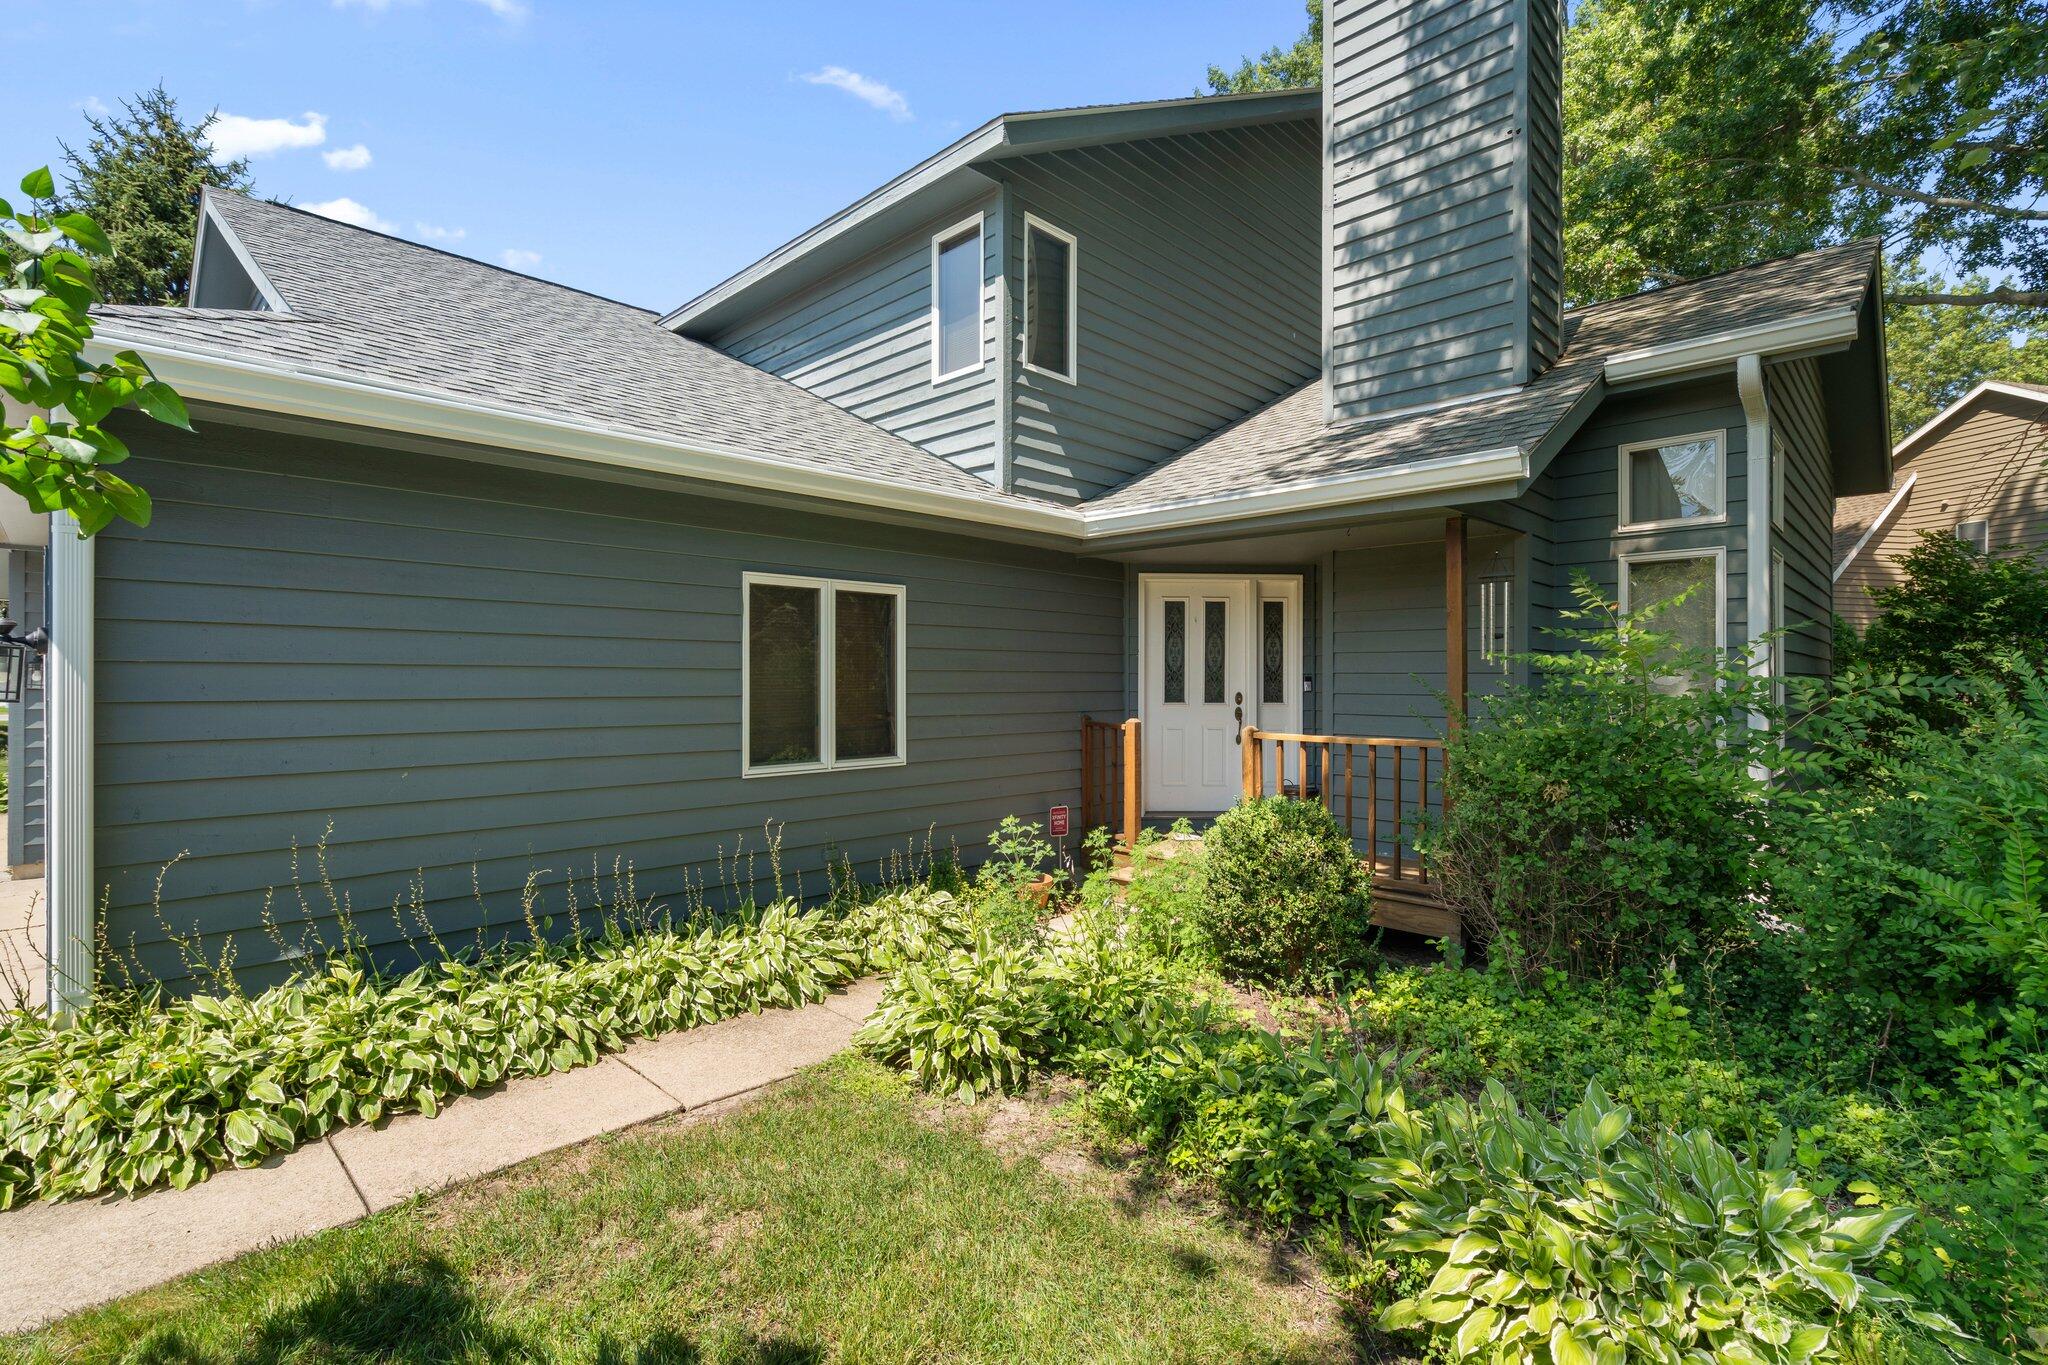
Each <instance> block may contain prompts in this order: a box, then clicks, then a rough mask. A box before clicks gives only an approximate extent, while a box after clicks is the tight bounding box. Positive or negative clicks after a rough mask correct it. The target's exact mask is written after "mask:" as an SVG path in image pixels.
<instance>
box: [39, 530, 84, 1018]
mask: <svg viewBox="0 0 2048 1365" xmlns="http://www.w3.org/2000/svg"><path fill="white" fill-rule="evenodd" d="M96 544H97V542H95V541H93V540H91V539H88V538H84V537H81V536H80V535H79V534H78V522H77V521H76V520H75V519H73V517H72V516H71V514H70V513H69V512H56V513H52V514H51V518H50V551H49V553H50V561H49V563H50V601H49V615H48V618H47V619H48V622H49V626H48V629H49V632H50V649H49V653H48V655H47V656H46V658H45V659H44V661H43V679H44V691H43V704H44V708H45V709H44V716H43V725H44V738H45V740H46V741H47V743H48V750H47V761H48V771H47V774H46V776H47V786H46V788H45V798H44V799H45V802H46V805H45V808H44V812H43V815H44V819H43V827H44V831H45V833H44V849H45V854H44V859H45V866H46V869H47V872H46V875H47V876H48V878H49V882H48V888H47V889H48V898H49V904H48V906H47V907H46V910H47V914H46V920H47V923H46V925H45V933H46V935H47V939H46V943H45V949H44V953H45V959H46V961H47V962H48V964H49V966H48V970H49V979H48V981H49V993H48V995H47V997H46V999H48V1001H49V1007H50V1012H51V1013H52V1014H53V1015H56V1016H58V1017H60V1018H62V1017H64V1016H66V1015H69V1014H72V1013H75V1012H76V1011H78V1010H80V1009H83V1008H84V1007H85V1006H86V1005H87V1004H89V1003H90V1002H91V1000H92V989H93V967H94V964H93V948H94V941H93V908H94V903H95V897H94V895H93V878H94V875H95V867H94V849H93V832H94V831H93V622H94V607H93V591H94V557H95V556H94V548H95V546H96Z"/></svg>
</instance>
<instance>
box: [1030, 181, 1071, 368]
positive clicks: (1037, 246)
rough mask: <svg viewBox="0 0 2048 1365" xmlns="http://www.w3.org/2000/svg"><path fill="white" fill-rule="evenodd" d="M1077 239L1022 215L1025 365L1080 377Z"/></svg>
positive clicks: (1045, 223)
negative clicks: (1077, 318) (1077, 321)
mask: <svg viewBox="0 0 2048 1365" xmlns="http://www.w3.org/2000/svg"><path fill="white" fill-rule="evenodd" d="M1079 275H1080V244H1079V242H1077V241H1076V240H1075V238H1074V234H1072V233H1071V232H1062V231H1061V230H1060V229H1058V228H1056V227H1054V226H1053V225H1052V224H1050V223H1047V222H1044V221H1042V220H1040V219H1038V218H1034V217H1032V216H1031V215H1030V214H1028V213H1027V214H1025V215H1024V368H1025V369H1027V370H1032V371H1035V372H1037V373H1039V374H1045V375H1051V376H1052V377H1053V378H1055V379H1064V380H1066V381H1067V382H1068V383H1069V384H1072V383H1074V382H1075V381H1077V380H1078V379H1079V378H1080V373H1081V371H1080V338H1079V336H1078V333H1077V327H1076V315H1077V313H1078V312H1079V307H1080V296H1079V293H1078V288H1079V283H1078V281H1079Z"/></svg>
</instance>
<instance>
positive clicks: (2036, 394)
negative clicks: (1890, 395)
mask: <svg viewBox="0 0 2048 1365" xmlns="http://www.w3.org/2000/svg"><path fill="white" fill-rule="evenodd" d="M1986 393H2002V394H2004V395H2005V396H2006V397H2008V398H2021V399H2032V400H2033V401H2034V402H2036V403H2040V404H2043V405H2044V406H2048V393H2043V392H2041V391H2040V390H2039V389H2028V388H2022V387H2021V386H2020V385H2018V384H2007V383H2003V382H2001V381H2000V380H1996V379H1987V380H1984V381H1983V382H1982V383H1980V384H1978V385H1977V387H1976V388H1974V389H1971V390H1970V391H1969V392H1968V393H1966V394H1964V395H1963V396H1962V397H1961V398H1958V399H1957V400H1956V401H1955V402H1953V403H1950V404H1949V405H1948V406H1947V407H1945V408H1943V409H1942V410H1941V411H1940V412H1937V413H1935V414H1934V416H1932V417H1930V418H1928V419H1927V420H1926V421H1925V422H1922V423H1921V424H1920V426H1919V427H1918V429H1916V430H1915V431H1914V432H1913V434H1912V435H1910V436H1908V437H1907V438H1906V439H1905V440H1903V441H1901V442H1899V443H1898V444H1897V445H1895V446H1893V447H1892V461H1893V462H1894V463H1897V462H1898V461H1899V460H1901V459H1903V458H1904V457H1905V454H1906V451H1907V449H1908V448H1909V447H1911V446H1916V445H1918V444H1920V442H1921V441H1923V440H1925V439H1926V438H1927V437H1928V436H1929V435H1930V434H1932V433H1933V431H1934V429H1935V428H1936V427H1938V426H1940V425H1941V424H1942V423H1943V422H1946V421H1947V420H1948V419H1949V418H1951V417H1953V416H1955V415H1956V414H1957V413H1959V412H1961V411H1962V410H1963V409H1964V408H1966V407H1968V406H1970V404H1972V403H1974V402H1976V401H1977V399H1978V398H1979V397H1980V396H1981V395H1983V394H1986Z"/></svg>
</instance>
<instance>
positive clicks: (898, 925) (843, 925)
mask: <svg viewBox="0 0 2048 1365" xmlns="http://www.w3.org/2000/svg"><path fill="white" fill-rule="evenodd" d="M840 933H841V935H842V936H843V937H844V938H845V939H846V940H847V941H848V942H850V943H853V944H855V945H857V946H858V947H859V949H860V951H861V952H862V954H863V955H864V956H865V957H866V959H867V964H868V967H869V969H870V970H872V971H878V972H893V971H895V970H896V969H897V968H898V967H901V966H903V965H905V964H906V963H910V962H922V961H924V960H925V959H927V958H932V957H939V956H942V955H944V954H946V953H950V952H953V951H955V950H956V949H960V948H965V947H967V946H968V945H969V944H970V943H972V942H974V931H973V929H972V928H971V927H970V926H969V923H968V909H967V906H966V905H964V904H963V903H961V902H960V901H959V900H958V899H956V898H955V897H954V896H953V895H952V894H950V893H949V892H945V891H934V890H932V889H930V888H929V887H923V886H912V887H905V888H903V889H902V890H899V891H891V892H889V893H887V894H885V895H881V896H877V897H876V898H875V899H874V900H871V901H866V902H864V903H862V904H860V905H856V906H854V907H853V908H852V909H851V910H848V911H847V912H846V916H845V918H844V919H842V920H841V921H840Z"/></svg>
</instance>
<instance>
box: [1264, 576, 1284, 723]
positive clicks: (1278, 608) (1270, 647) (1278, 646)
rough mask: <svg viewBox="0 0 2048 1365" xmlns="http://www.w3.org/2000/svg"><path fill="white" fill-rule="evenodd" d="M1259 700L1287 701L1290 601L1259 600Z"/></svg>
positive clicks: (1271, 701)
mask: <svg viewBox="0 0 2048 1365" xmlns="http://www.w3.org/2000/svg"><path fill="white" fill-rule="evenodd" d="M1259 700H1260V702H1262V703H1264V704H1265V705H1267V706H1280V705H1284V704H1285V703H1286V701H1287V604H1286V603H1285V602H1275V601H1272V600H1271V599H1268V600H1266V601H1264V602H1261V603H1259Z"/></svg>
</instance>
